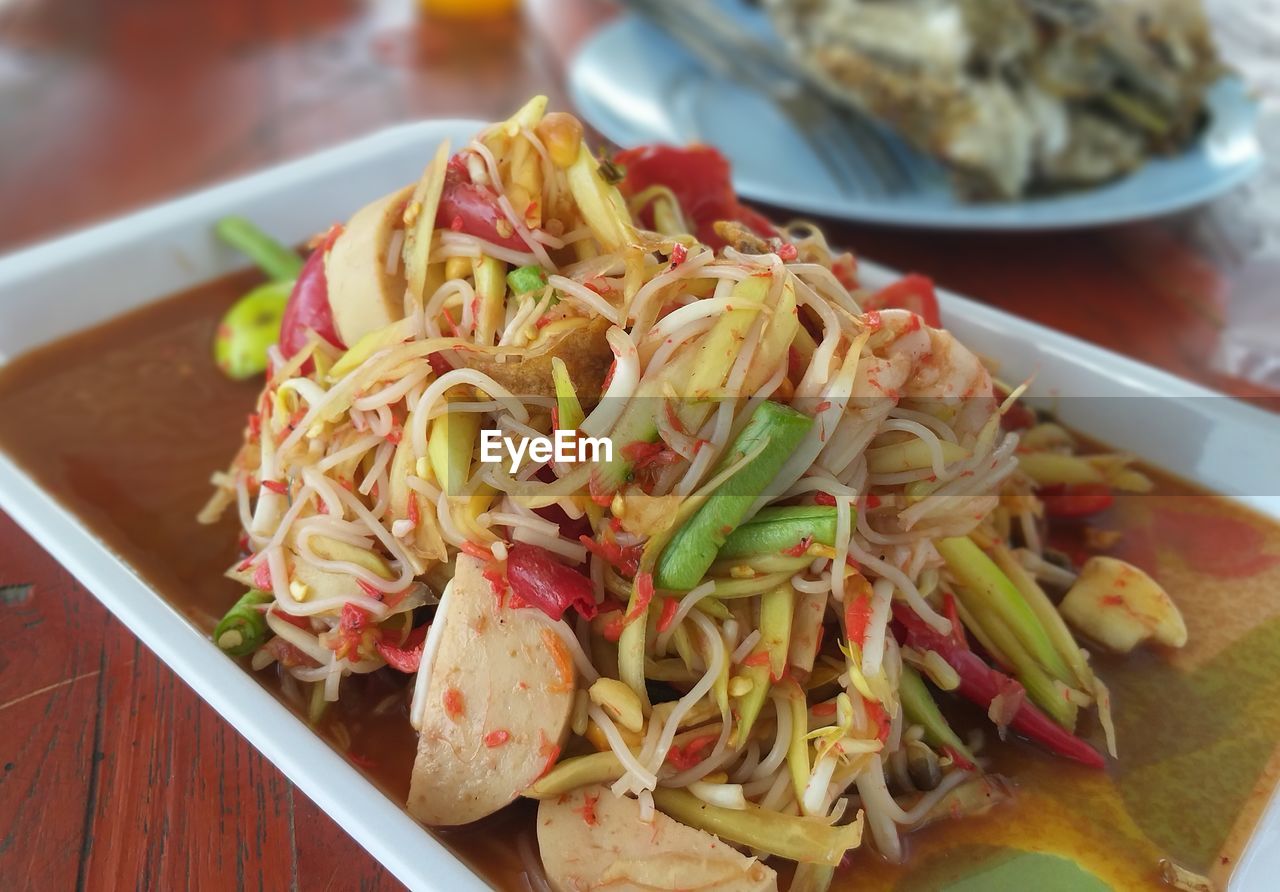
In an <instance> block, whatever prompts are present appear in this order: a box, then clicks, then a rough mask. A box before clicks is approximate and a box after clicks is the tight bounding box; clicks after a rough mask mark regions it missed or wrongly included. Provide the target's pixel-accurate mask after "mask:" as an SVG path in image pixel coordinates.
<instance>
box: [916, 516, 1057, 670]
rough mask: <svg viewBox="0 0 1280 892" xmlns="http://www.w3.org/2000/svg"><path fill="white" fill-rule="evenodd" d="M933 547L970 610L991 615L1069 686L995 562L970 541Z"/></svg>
mask: <svg viewBox="0 0 1280 892" xmlns="http://www.w3.org/2000/svg"><path fill="white" fill-rule="evenodd" d="M936 547H937V549H938V553H939V554H941V555H942V557H943V558H944V559H945V560H946V562H947V567H948V568H949V569H950V570H951V572H952V573H953V574H955V576H956V579H957V580H958V581H959V582H960V586H961V591H962V592H963V593H964V594H965V595H966V596H969V597H971V598H972V599H973V600H974V604H973V606H972V607H971V608H970V609H971V610H972V611H973V612H974V613H975V614H979V615H980V614H983V613H986V612H990V613H992V614H993V620H994V621H998V622H1000V623H1003V624H1004V625H1005V626H1007V627H1008V628H1009V630H1010V631H1011V632H1012V633H1013V634H1014V636H1015V637H1016V638H1017V639H1018V642H1019V643H1020V644H1021V645H1022V646H1023V647H1025V648H1026V649H1027V651H1028V652H1029V653H1030V654H1031V656H1032V657H1033V658H1034V659H1035V660H1036V662H1037V663H1039V664H1040V665H1041V666H1042V667H1044V668H1045V669H1046V670H1047V671H1048V672H1049V674H1051V675H1052V676H1053V677H1054V678H1057V679H1058V680H1059V681H1061V682H1063V683H1064V684H1070V683H1071V682H1072V680H1073V678H1074V676H1073V675H1072V673H1071V671H1070V670H1069V669H1068V668H1067V666H1066V664H1065V663H1064V662H1063V660H1062V657H1061V656H1060V655H1059V653H1058V651H1057V650H1056V649H1055V648H1054V646H1053V644H1052V643H1051V642H1050V640H1049V634H1048V633H1047V632H1046V631H1045V629H1044V626H1043V625H1041V624H1040V620H1039V619H1038V618H1037V617H1036V615H1035V612H1034V611H1032V610H1031V608H1030V607H1029V606H1028V605H1027V602H1026V599H1024V598H1023V597H1022V594H1021V593H1020V592H1019V591H1018V588H1017V586H1015V585H1014V584H1013V583H1012V582H1010V581H1009V577H1007V576H1005V575H1004V573H1002V572H1001V570H1000V568H999V567H998V566H996V564H995V562H994V561H992V560H991V558H989V557H987V555H986V554H984V553H983V551H982V549H980V548H979V547H978V546H977V545H975V544H974V542H973V540H972V539H968V538H964V537H959V538H950V539H942V540H940V541H938V542H937V543H936ZM996 618H998V620H997V619H996ZM984 627H986V624H985V623H984ZM988 631H990V630H989V629H988Z"/></svg>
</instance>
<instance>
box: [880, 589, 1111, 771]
mask: <svg viewBox="0 0 1280 892" xmlns="http://www.w3.org/2000/svg"><path fill="white" fill-rule="evenodd" d="M893 615H894V617H895V618H896V619H897V620H898V622H900V623H901V624H902V625H903V626H904V627H905V629H906V644H907V645H908V646H910V647H914V648H917V649H919V650H932V651H936V652H937V653H938V654H939V655H940V656H941V657H942V658H943V659H944V660H946V661H947V662H948V663H949V664H950V665H951V668H953V669H955V670H956V674H957V675H959V676H960V687H958V688H957V689H956V692H957V693H958V694H960V696H962V697H964V698H965V699H966V700H969V701H970V702H972V703H975V704H977V705H978V706H979V707H981V708H982V709H989V708H990V707H991V703H992V701H993V700H995V699H996V697H998V696H1000V695H1001V694H1002V693H1003V694H1005V695H1008V694H1010V693H1012V692H1016V691H1017V690H1019V689H1020V685H1018V683H1017V682H1016V681H1014V680H1013V679H1012V678H1009V677H1008V676H1007V675H1005V674H1003V673H1001V672H997V671H996V670H995V669H992V668H991V667H990V666H988V665H987V664H986V663H984V662H983V661H982V659H981V658H980V657H978V656H977V655H976V654H975V653H973V651H971V650H969V647H968V645H967V644H965V643H964V642H963V640H957V638H953V637H951V636H946V635H941V634H939V633H938V632H936V631H935V630H934V629H933V628H931V627H930V626H929V625H927V624H926V623H925V622H924V621H923V620H922V619H920V618H919V617H918V616H916V615H915V613H914V612H912V610H911V608H910V607H908V606H906V605H905V604H895V605H894V606H893ZM1010 727H1011V728H1013V730H1014V731H1017V732H1018V733H1019V734H1023V735H1025V736H1026V737H1027V738H1029V739H1030V740H1033V741H1035V742H1036V743H1039V744H1040V745H1041V746H1043V747H1045V748H1046V749H1048V750H1049V751H1050V752H1054V753H1057V754H1058V755H1060V756H1064V757H1066V758H1068V759H1072V760H1074V761H1076V762H1079V763H1080V764H1082V765H1087V766H1088V767H1090V768H1103V767H1104V766H1105V764H1106V763H1105V762H1104V761H1103V759H1102V756H1101V755H1099V754H1098V751H1097V750H1095V749H1094V748H1093V747H1091V746H1089V744H1087V743H1085V742H1084V741H1083V740H1081V739H1080V738H1078V737H1076V736H1074V735H1072V734H1070V733H1068V732H1067V731H1064V730H1063V729H1062V728H1061V727H1059V726H1058V725H1057V724H1055V723H1054V722H1053V720H1052V719H1050V718H1049V717H1048V716H1046V715H1045V714H1044V713H1043V712H1041V711H1040V710H1039V709H1037V708H1036V707H1035V706H1033V705H1031V704H1030V703H1027V702H1025V701H1024V702H1022V703H1021V704H1020V705H1019V706H1018V708H1017V711H1016V712H1015V714H1014V715H1013V719H1012V721H1011V722H1010Z"/></svg>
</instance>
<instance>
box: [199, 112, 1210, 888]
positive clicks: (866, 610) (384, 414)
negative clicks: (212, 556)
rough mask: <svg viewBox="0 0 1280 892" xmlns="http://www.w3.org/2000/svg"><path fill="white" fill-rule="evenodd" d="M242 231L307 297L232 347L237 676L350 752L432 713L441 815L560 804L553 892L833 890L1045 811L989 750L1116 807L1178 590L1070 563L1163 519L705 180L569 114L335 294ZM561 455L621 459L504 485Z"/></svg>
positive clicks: (1065, 441)
mask: <svg viewBox="0 0 1280 892" xmlns="http://www.w3.org/2000/svg"><path fill="white" fill-rule="evenodd" d="M221 231H222V232H223V234H224V236H226V237H227V238H228V239H229V240H231V241H232V242H234V243H235V244H238V245H240V246H241V247H243V248H244V249H245V250H246V251H247V252H248V253H249V254H250V255H251V256H252V257H253V258H254V259H255V260H257V261H258V262H259V264H260V265H261V266H262V267H263V269H264V270H265V271H266V272H267V274H268V275H269V277H270V278H271V280H272V281H271V282H270V283H268V284H267V285H264V286H262V287H261V288H259V289H256V290H255V291H254V292H252V293H250V294H249V295H248V296H246V297H245V298H244V299H243V300H242V301H241V302H240V303H239V304H237V305H236V307H234V308H233V309H232V311H231V313H230V314H228V317H227V319H226V321H225V322H224V325H223V326H222V327H221V328H220V330H219V334H218V343H217V344H216V345H215V355H216V356H217V357H218V360H219V363H220V365H221V366H222V367H223V368H224V370H225V371H227V372H228V373H229V374H234V375H238V376H242V377H244V376H250V375H253V374H255V373H261V372H265V377H266V384H265V387H264V388H263V389H262V391H261V395H260V397H259V398H258V400H257V403H256V405H255V406H254V407H253V413H252V415H251V416H250V418H249V423H248V426H247V428H246V430H245V434H244V439H243V445H242V446H241V448H240V450H239V452H238V454H237V455H236V456H235V457H234V460H233V461H232V462H231V465H230V467H229V468H228V469H227V470H226V471H224V472H220V473H218V474H216V475H215V476H214V478H213V482H214V484H215V493H214V495H213V497H212V499H211V501H210V502H209V504H208V506H207V507H206V508H205V510H204V512H203V514H202V517H201V519H202V520H203V521H207V522H210V523H212V522H213V521H215V520H216V519H217V518H218V517H219V516H220V515H222V514H223V512H225V511H231V512H236V513H238V516H239V520H240V524H241V526H242V527H243V533H242V535H241V540H240V541H241V547H242V554H241V555H240V556H239V557H238V559H237V560H236V562H235V564H234V566H233V567H232V568H231V569H230V571H229V574H228V575H230V576H231V578H233V579H234V580H236V581H237V582H238V583H240V584H242V585H243V586H244V587H245V589H246V590H247V592H246V594H245V595H244V596H243V597H242V598H241V599H240V600H239V601H238V602H237V603H236V604H235V605H234V606H232V607H231V609H230V611H229V612H228V613H227V614H226V616H225V617H224V618H223V619H222V621H221V622H220V623H219V624H218V626H217V628H216V630H215V632H214V636H213V637H214V640H215V642H216V643H217V644H218V646H219V647H221V648H222V649H223V650H224V651H226V652H227V653H228V654H231V655H233V656H235V657H238V658H243V659H244V660H245V661H246V662H247V663H248V664H249V665H251V666H252V668H253V669H254V670H257V671H275V672H279V673H280V674H281V676H282V677H284V678H287V679H289V680H290V681H289V686H288V688H287V689H288V690H290V691H292V692H293V695H294V696H295V697H297V698H298V700H299V705H300V706H301V707H302V708H303V709H304V710H307V711H309V714H310V715H311V717H312V719H313V720H318V719H319V717H320V716H321V715H322V714H323V712H324V710H325V709H326V705H327V704H331V703H333V702H335V701H337V700H339V698H342V697H346V696H349V694H348V693H347V690H348V689H349V687H350V686H349V685H346V684H344V681H346V680H347V679H350V678H351V676H358V675H367V674H370V673H387V674H389V675H390V676H393V677H397V678H400V679H402V680H403V682H402V690H403V695H402V696H400V697H398V699H397V701H396V708H397V709H401V710H403V713H404V716H405V721H407V722H408V723H409V724H410V725H411V726H412V728H413V729H414V730H415V731H416V733H417V735H418V744H417V752H416V761H415V764H414V766H413V773H412V779H411V785H410V792H409V796H408V802H407V808H408V810H409V812H410V813H411V814H412V815H413V816H414V817H416V818H417V819H419V820H420V821H422V822H423V823H425V824H427V825H431V826H452V825H461V824H467V823H470V822H473V821H476V820H479V819H481V818H484V817H486V816H488V815H491V814H494V813H495V812H497V811H499V810H501V809H503V808H504V807H506V806H508V805H510V804H511V803H512V802H514V801H515V800H516V799H518V798H520V797H524V798H527V799H532V800H537V801H538V803H539V804H538V806H537V840H538V848H539V850H540V851H539V852H538V853H532V854H530V856H529V860H530V861H531V863H530V864H529V865H528V872H527V877H528V878H529V882H530V883H531V884H532V885H533V886H534V888H551V889H556V890H563V889H573V890H579V889H590V888H597V887H601V886H606V885H608V886H611V887H612V886H617V887H620V888H675V887H677V886H678V887H679V888H684V889H703V888H724V889H775V888H777V887H778V883H779V871H782V875H783V876H786V877H791V879H790V888H792V889H799V890H822V889H826V888H828V887H829V886H830V885H831V884H832V882H833V881H836V882H839V879H838V878H839V874H840V871H841V867H840V866H841V865H842V864H848V860H847V856H849V854H850V853H851V852H852V851H853V850H856V849H859V848H860V847H863V846H866V847H868V848H870V849H872V850H874V852H875V853H877V855H878V856H879V857H882V858H885V859H889V860H900V859H901V858H902V857H903V851H904V850H903V837H904V835H905V834H907V833H909V832H911V831H912V830H915V829H918V828H920V827H922V826H924V825H926V824H929V823H931V822H934V821H938V820H943V819H947V820H963V819H964V818H965V817H966V816H970V815H974V814H984V813H987V812H989V811H991V810H993V809H997V808H998V807H999V806H1000V804H1001V803H1002V802H1004V801H1005V800H1006V799H1008V798H1009V797H1011V796H1014V795H1016V793H1015V791H1014V784H1013V783H1011V782H1010V781H1011V780H1012V781H1013V782H1015V783H1016V780H1017V778H1016V777H1014V778H1011V779H1010V778H1006V777H1004V776H1003V775H1001V773H1000V770H1001V766H1000V765H999V764H998V762H997V761H995V760H993V759H992V758H991V757H989V756H988V755H987V754H985V753H984V745H983V744H984V740H989V739H990V735H992V734H994V735H998V736H999V737H1000V738H1002V739H1003V738H1006V737H1017V738H1020V739H1022V740H1023V741H1024V742H1025V744H1026V745H1028V746H1034V747H1039V748H1041V749H1043V750H1045V751H1047V752H1048V753H1049V754H1052V755H1053V756H1054V757H1057V758H1060V759H1061V760H1063V764H1064V766H1065V765H1075V766H1078V767H1077V768H1074V769H1071V770H1081V771H1087V770H1090V769H1095V770H1096V769H1102V768H1103V767H1104V766H1105V764H1106V761H1107V759H1108V755H1104V753H1105V754H1109V757H1115V756H1116V754H1117V746H1116V740H1115V735H1114V731H1113V725H1112V722H1111V704H1110V699H1109V696H1108V691H1107V687H1106V685H1105V684H1104V683H1103V681H1102V679H1100V678H1099V677H1098V676H1097V675H1096V674H1095V673H1094V671H1093V670H1092V669H1091V665H1090V652H1089V650H1086V649H1085V647H1084V646H1082V644H1083V643H1087V644H1088V646H1089V647H1090V648H1094V649H1097V648H1105V649H1108V650H1111V651H1121V652H1123V651H1128V650H1131V649H1133V648H1135V647H1137V646H1138V645H1140V644H1143V643H1144V642H1145V643H1150V644H1152V645H1155V646H1165V647H1177V646H1180V645H1182V644H1183V643H1184V642H1185V641H1186V636H1187V632H1186V628H1185V626H1184V624H1183V622H1182V618H1181V616H1180V615H1179V613H1178V610H1177V608H1176V607H1175V606H1174V605H1173V603H1172V602H1171V601H1170V599H1169V598H1168V596H1167V595H1166V594H1165V593H1164V591H1163V590H1162V589H1161V587H1160V586H1159V584H1158V583H1156V582H1155V581H1154V580H1153V579H1151V578H1150V577H1149V576H1147V574H1146V573H1144V572H1143V571H1142V570H1140V569H1138V568H1137V567H1134V566H1131V565H1129V564H1126V563H1124V562H1122V561H1119V560H1117V559H1114V558H1109V557H1094V558H1090V559H1089V560H1088V561H1087V562H1086V563H1084V564H1083V565H1077V564H1076V563H1073V562H1072V561H1071V560H1069V559H1065V558H1064V557H1063V556H1062V555H1060V554H1058V553H1056V552H1054V551H1053V550H1052V549H1050V548H1049V547H1047V545H1046V542H1047V538H1046V537H1047V531H1048V529H1049V526H1050V525H1056V524H1064V523H1066V524H1069V523H1072V522H1074V521H1075V520H1077V519H1078V518H1080V517H1083V516H1087V515H1089V514H1091V513H1093V512H1096V511H1099V510H1101V509H1102V508H1105V507H1106V506H1107V504H1109V503H1110V500H1111V499H1112V494H1113V492H1114V491H1116V490H1122V491H1144V490H1145V489H1148V488H1149V487H1150V485H1151V484H1150V481H1149V480H1147V478H1146V477H1144V476H1143V474H1142V473H1141V472H1140V471H1138V470H1136V469H1135V468H1133V467H1132V466H1131V461H1130V459H1129V457H1127V456H1124V455H1118V454H1109V453H1108V454H1081V452H1080V450H1079V448H1078V446H1077V443H1076V441H1075V440H1074V438H1073V437H1072V436H1071V435H1070V434H1069V433H1068V432H1067V431H1066V430H1064V429H1063V428H1061V427H1059V426H1058V425H1057V424H1055V423H1053V421H1052V420H1049V419H1048V418H1047V417H1046V416H1043V415H1039V414H1037V413H1036V412H1034V411H1033V410H1031V409H1029V408H1027V407H1026V406H1024V405H1023V404H1022V403H1021V402H1020V401H1019V397H1020V396H1021V394H1022V391H1023V389H1024V385H1023V384H1021V383H1019V382H1002V381H1000V380H999V379H998V378H997V377H996V376H995V374H994V373H993V369H995V368H996V367H995V365H994V360H995V359H998V357H995V358H984V357H979V356H977V355H976V354H975V353H973V352H971V351H970V350H968V349H966V348H965V346H964V345H962V344H960V343H959V342H958V341H957V340H956V339H955V338H954V337H953V336H952V335H951V334H950V333H948V331H947V330H946V329H944V328H942V327H941V319H940V318H939V309H938V304H937V301H936V299H935V297H934V293H933V287H932V284H931V283H930V282H929V280H928V279H926V278H924V277H922V276H918V275H911V276H906V277H905V278H902V279H900V280H898V281H896V282H895V283H893V284H890V285H889V286H887V287H885V288H880V289H875V290H871V289H867V288H864V287H863V286H862V285H861V284H860V281H859V271H858V267H857V263H856V262H855V260H854V258H853V256H852V255H850V254H848V253H840V252H836V251H833V250H832V249H831V248H830V247H829V246H828V245H827V244H826V242H825V240H824V238H823V235H822V233H821V232H820V231H818V230H817V229H816V228H815V227H813V226H812V225H809V224H803V223H797V224H791V225H788V226H784V227H780V226H776V225H775V224H773V223H772V222H771V221H769V220H768V219H766V218H765V217H763V216H761V215H760V214H758V213H757V212H755V211H752V210H750V209H749V208H747V207H745V206H743V205H742V204H741V203H740V202H739V201H738V199H737V198H736V197H735V195H734V193H733V190H732V188H731V186H730V182H729V173H728V166H727V164H726V162H725V161H724V159H723V158H722V157H721V156H720V155H719V154H718V153H716V152H715V151H714V150H712V149H710V148H706V147H691V148H684V149H678V148H671V147H662V146H650V147H643V148H639V149H633V150H629V151H622V152H618V153H616V154H613V155H612V156H605V155H598V154H596V153H594V152H593V151H592V149H591V148H590V147H589V146H588V145H587V144H586V143H585V142H584V140H583V130H582V126H581V125H580V124H579V122H578V121H577V120H576V119H574V118H573V117H571V116H569V115H567V114H563V113H548V112H547V110H546V100H545V99H544V98H542V97H536V98H534V99H533V100H531V101H530V102H529V103H528V104H527V105H525V106H524V107H523V108H521V109H520V110H519V111H518V112H517V113H516V114H515V115H514V116H512V117H511V118H510V119H509V120H507V121H503V122H500V123H497V124H494V125H493V126H491V127H489V128H487V129H485V130H484V131H483V132H481V133H479V134H478V135H477V136H476V137H475V138H474V139H473V140H472V141H471V142H469V143H467V144H465V145H460V146H456V147H450V146H448V145H442V146H440V148H439V150H438V151H437V152H436V153H435V156H434V158H432V159H431V160H430V163H429V164H428V165H427V166H426V170H425V172H424V173H423V175H422V178H421V179H420V180H419V181H418V182H417V183H415V184H410V185H406V186H405V187H404V188H402V189H399V190H397V191H395V192H393V193H392V194H390V195H387V196H385V197H383V198H380V199H378V200H376V201H374V202H373V203H371V204H369V205H368V206H366V207H365V208H363V209H362V210H360V211H359V212H357V213H356V214H355V215H354V216H353V217H351V219H350V220H349V221H348V222H347V223H346V224H345V225H342V226H335V227H333V228H332V229H330V230H329V231H328V232H327V233H324V234H322V235H320V236H317V238H316V240H315V242H314V243H313V250H312V251H311V253H310V255H309V257H308V258H307V259H306V261H305V263H304V262H303V261H302V259H301V257H299V256H297V255H295V254H294V253H293V252H292V251H290V250H288V249H286V248H282V247H281V246H279V245H276V244H274V243H272V242H271V241H270V240H269V239H267V238H266V237H265V236H264V235H263V234H262V233H260V232H258V231H257V230H255V229H254V228H253V227H252V226H251V225H250V224H248V223H247V222H246V221H243V220H230V221H224V223H223V224H222V226H221ZM557 431H559V432H562V434H561V435H557V434H556V432H557ZM566 434H567V435H566ZM553 436H556V437H558V438H559V439H564V440H565V441H567V442H578V443H582V442H587V441H590V440H593V439H594V440H595V441H597V442H601V441H606V440H607V441H608V443H610V444H611V446H612V448H611V450H609V451H606V452H605V453H604V454H597V455H595V456H594V457H589V458H582V457H581V456H579V458H577V459H564V458H563V457H552V458H548V457H546V456H545V452H539V451H538V450H537V449H533V448H529V449H523V450H521V449H516V448H512V449H510V450H509V451H504V452H502V455H501V460H496V461H495V460H491V459H486V457H485V456H486V451H485V449H484V448H483V445H484V442H483V441H486V439H491V438H493V437H497V438H499V439H500V440H501V441H502V442H503V443H504V444H507V445H508V446H513V445H514V444H516V443H521V442H526V441H527V442H533V441H538V440H547V439H549V438H551V437H553ZM229 558H230V556H229ZM1077 635H1078V636H1079V637H1077ZM984 725H985V726H986V727H985V728H984V727H983V726H984ZM1078 728H1079V729H1080V732H1081V733H1079V734H1078V733H1077V729H1078ZM1064 770H1065V769H1064Z"/></svg>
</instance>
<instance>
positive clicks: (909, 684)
mask: <svg viewBox="0 0 1280 892" xmlns="http://www.w3.org/2000/svg"><path fill="white" fill-rule="evenodd" d="M898 694H899V696H901V697H902V711H903V712H904V713H906V716H907V721H909V722H911V723H913V724H916V725H920V726H921V727H922V728H924V739H925V742H926V743H929V744H930V745H932V746H934V747H944V746H946V747H951V748H952V749H954V750H955V751H956V752H958V753H959V754H960V755H962V756H964V757H965V758H966V759H968V760H969V761H970V762H972V761H973V754H972V753H970V752H969V748H968V747H966V746H965V745H964V743H963V742H962V741H961V740H960V738H959V737H958V736H957V735H956V732H955V731H952V730H951V726H950V725H949V724H947V720H946V719H945V718H943V717H942V713H941V712H939V711H938V705H937V704H936V703H934V702H933V697H932V696H931V695H930V694H929V689H928V688H927V687H926V686H925V683H924V679H922V678H921V677H920V673H918V672H916V670H915V667H913V666H911V665H909V664H907V663H905V662H904V663H903V664H902V675H901V677H900V679H899V682H898Z"/></svg>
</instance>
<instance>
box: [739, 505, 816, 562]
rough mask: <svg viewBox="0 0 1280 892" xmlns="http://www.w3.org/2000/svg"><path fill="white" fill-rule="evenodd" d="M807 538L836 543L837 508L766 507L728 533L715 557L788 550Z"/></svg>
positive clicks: (786, 552) (748, 555) (814, 540)
mask: <svg viewBox="0 0 1280 892" xmlns="http://www.w3.org/2000/svg"><path fill="white" fill-rule="evenodd" d="M806 540H807V541H808V542H810V543H813V542H817V543H820V544H822V545H835V541H836V509H835V508H828V507H826V506H824V505H799V506H796V507H793V508H763V509H761V510H760V511H758V512H757V513H756V515H755V517H753V518H751V519H750V520H748V521H746V522H745V523H743V524H742V525H741V526H739V527H738V528H737V529H736V530H734V531H733V532H732V533H730V534H729V536H728V537H727V538H726V539H725V540H724V544H723V545H721V546H720V550H719V551H718V552H716V559H717V560H724V559H725V558H742V557H750V556H753V555H765V554H778V553H782V554H788V553H789V552H790V551H791V550H793V549H794V548H795V547H796V546H797V545H800V544H802V543H804V542H805V541H806Z"/></svg>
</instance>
